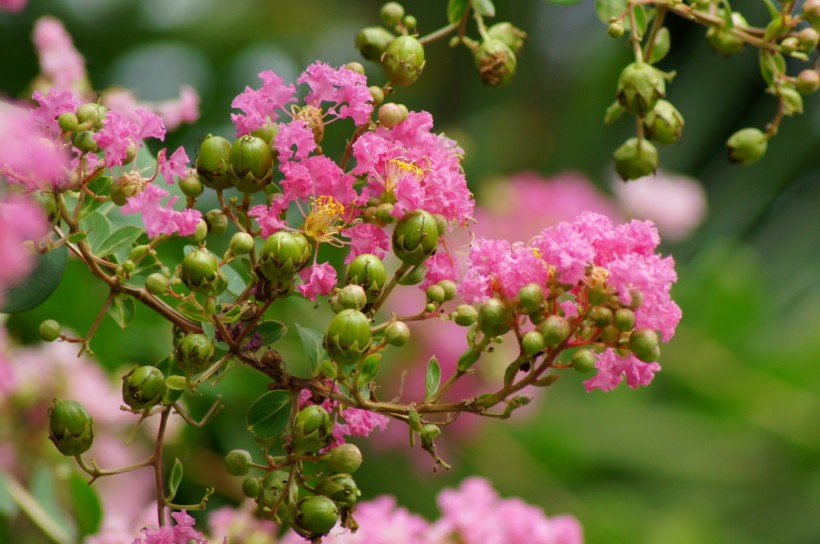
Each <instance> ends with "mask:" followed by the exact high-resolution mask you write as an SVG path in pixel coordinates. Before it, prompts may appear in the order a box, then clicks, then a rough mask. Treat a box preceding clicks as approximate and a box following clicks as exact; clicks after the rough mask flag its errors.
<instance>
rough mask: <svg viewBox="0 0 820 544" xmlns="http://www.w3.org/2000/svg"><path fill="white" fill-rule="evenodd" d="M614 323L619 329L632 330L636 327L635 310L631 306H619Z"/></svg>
mask: <svg viewBox="0 0 820 544" xmlns="http://www.w3.org/2000/svg"><path fill="white" fill-rule="evenodd" d="M614 323H615V326H616V327H618V330H619V331H631V330H632V329H633V328H635V312H633V311H632V310H630V309H629V308H619V309H618V310H616V311H615V321H614Z"/></svg>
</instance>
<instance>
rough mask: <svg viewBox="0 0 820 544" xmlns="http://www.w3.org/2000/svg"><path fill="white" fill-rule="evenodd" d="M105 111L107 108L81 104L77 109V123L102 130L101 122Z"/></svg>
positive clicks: (95, 104) (90, 103)
mask: <svg viewBox="0 0 820 544" xmlns="http://www.w3.org/2000/svg"><path fill="white" fill-rule="evenodd" d="M107 111H108V108H106V107H105V106H103V105H102V104H97V103H95V102H89V103H88V104H82V105H81V106H80V107H78V108H77V112H76V117H77V122H78V123H79V124H81V125H87V126H88V127H91V128H102V122H103V119H105V112H107Z"/></svg>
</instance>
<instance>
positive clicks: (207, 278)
mask: <svg viewBox="0 0 820 544" xmlns="http://www.w3.org/2000/svg"><path fill="white" fill-rule="evenodd" d="M218 272H219V261H218V260H217V259H216V257H214V256H213V255H212V254H211V253H210V252H208V251H207V250H205V249H195V250H194V251H192V252H190V253H189V254H187V255H186V256H185V258H184V259H182V264H181V265H180V270H179V277H180V279H181V280H182V283H184V284H185V286H186V287H187V288H188V289H190V290H191V291H196V292H198V293H204V292H206V291H209V290H210V289H211V287H212V285H213V284H214V282H215V281H216V279H217V275H218Z"/></svg>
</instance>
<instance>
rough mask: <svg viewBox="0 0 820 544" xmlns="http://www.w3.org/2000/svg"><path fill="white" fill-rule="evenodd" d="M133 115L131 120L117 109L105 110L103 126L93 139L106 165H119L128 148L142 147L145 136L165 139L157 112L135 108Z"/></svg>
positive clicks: (163, 128)
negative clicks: (103, 152) (103, 153)
mask: <svg viewBox="0 0 820 544" xmlns="http://www.w3.org/2000/svg"><path fill="white" fill-rule="evenodd" d="M134 116H135V119H134V120H132V119H131V118H130V117H129V116H127V115H124V114H122V113H120V112H118V111H114V110H109V111H108V112H106V114H105V119H104V120H103V128H102V129H101V130H100V131H99V132H98V133H97V135H96V138H95V139H96V141H97V145H99V146H100V149H102V150H104V151H105V165H106V166H107V167H109V168H111V167H112V166H121V165H122V163H123V161H124V160H125V157H126V156H127V155H128V148H129V147H131V146H134V147H136V148H140V147H142V145H143V144H142V140H144V139H145V138H157V139H159V140H163V139H165V127H164V125H163V124H162V119H161V118H160V117H159V116H158V115H157V114H155V113H151V112H148V111H144V110H136V111H135V112H134Z"/></svg>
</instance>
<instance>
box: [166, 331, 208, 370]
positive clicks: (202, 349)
mask: <svg viewBox="0 0 820 544" xmlns="http://www.w3.org/2000/svg"><path fill="white" fill-rule="evenodd" d="M174 359H175V360H176V363H177V366H178V367H179V368H180V369H181V370H182V371H183V372H185V373H186V374H198V373H200V372H202V371H203V370H205V369H206V368H207V367H208V365H209V364H211V361H213V359H214V344H213V342H211V339H210V338H208V337H207V336H205V335H204V334H197V333H190V334H186V335H185V336H184V337H183V338H182V340H180V341H179V344H178V345H177V348H176V350H174Z"/></svg>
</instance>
